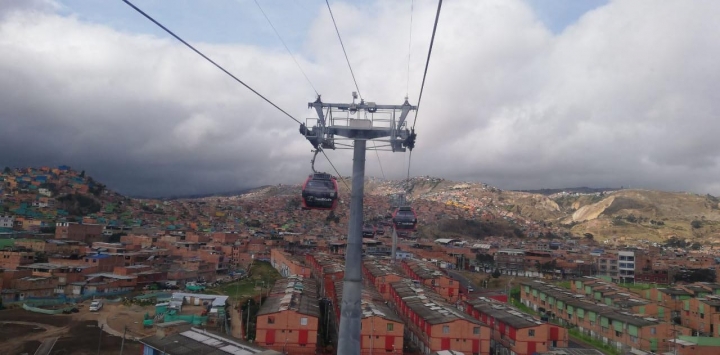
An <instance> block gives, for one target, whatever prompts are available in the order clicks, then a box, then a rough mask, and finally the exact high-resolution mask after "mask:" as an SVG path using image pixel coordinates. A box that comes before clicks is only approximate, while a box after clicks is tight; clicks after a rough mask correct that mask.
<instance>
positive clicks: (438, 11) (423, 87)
mask: <svg viewBox="0 0 720 355" xmlns="http://www.w3.org/2000/svg"><path fill="white" fill-rule="evenodd" d="M441 8H442V0H438V7H437V13H436V14H435V24H434V25H433V31H432V36H431V37H430V48H429V49H428V55H427V60H426V61H425V71H424V72H423V79H422V84H420V95H419V96H418V103H417V109H416V110H415V119H414V120H413V125H412V132H413V134H414V133H415V124H416V123H417V116H418V111H420V100H422V94H423V90H424V89H425V78H426V77H427V71H428V66H430V56H431V55H432V49H433V43H435V33H436V32H437V25H438V20H439V19H440V9H441ZM411 163H412V149H410V157H409V158H408V170H407V185H406V186H407V188H406V191H407V190H408V189H409V187H410V164H411Z"/></svg>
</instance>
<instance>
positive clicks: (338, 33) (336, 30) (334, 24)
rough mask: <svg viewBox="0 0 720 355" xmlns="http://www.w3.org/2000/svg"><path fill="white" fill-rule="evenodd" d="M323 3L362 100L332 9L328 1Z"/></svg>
mask: <svg viewBox="0 0 720 355" xmlns="http://www.w3.org/2000/svg"><path fill="white" fill-rule="evenodd" d="M325 4H327V8H328V11H330V18H332V22H333V26H335V32H336V33H337V36H338V39H339V40H340V46H341V47H342V50H343V53H344V54H345V61H347V65H348V68H350V75H352V78H353V82H354V83H355V89H356V90H357V92H358V95H360V99H361V100H362V94H361V93H360V87H359V86H358V83H357V80H355V73H354V72H353V69H352V65H350V59H349V58H348V55H347V52H346V51H345V45H344V44H343V41H342V37H340V30H338V27H337V23H335V16H333V12H332V9H331V8H330V1H329V0H325Z"/></svg>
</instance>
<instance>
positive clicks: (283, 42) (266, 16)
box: [255, 0, 320, 96]
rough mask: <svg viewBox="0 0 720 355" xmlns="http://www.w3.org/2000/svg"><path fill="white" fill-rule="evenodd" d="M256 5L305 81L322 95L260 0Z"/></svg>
mask: <svg viewBox="0 0 720 355" xmlns="http://www.w3.org/2000/svg"><path fill="white" fill-rule="evenodd" d="M255 5H257V7H258V9H260V12H262V14H263V16H264V17H265V20H267V22H268V24H269V25H270V27H272V29H273V31H274V32H275V35H276V36H277V38H278V39H279V40H280V42H282V44H283V46H284V47H285V50H287V52H288V54H290V57H292V60H293V62H295V64H296V65H297V67H298V69H300V72H301V73H302V75H303V76H304V77H305V80H307V82H308V84H310V87H312V89H313V91H315V95H316V96H319V95H320V94H319V93H318V91H317V89H316V88H315V85H313V83H312V81H310V78H308V76H307V74H305V71H304V70H303V68H302V67H301V66H300V63H298V61H297V59H295V56H294V55H293V54H292V51H290V48H288V46H287V44H285V41H283V39H282V37H281V36H280V32H278V30H277V29H276V28H275V26H273V24H272V21H270V18H269V17H268V15H267V14H266V13H265V11H264V10H263V8H262V7H261V6H260V3H259V2H258V0H255Z"/></svg>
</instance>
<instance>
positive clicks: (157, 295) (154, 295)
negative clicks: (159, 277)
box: [135, 292, 172, 300]
mask: <svg viewBox="0 0 720 355" xmlns="http://www.w3.org/2000/svg"><path fill="white" fill-rule="evenodd" d="M150 298H157V299H158V300H164V299H170V298H172V293H167V292H156V293H148V294H144V295H140V296H136V297H135V299H136V300H147V299H150Z"/></svg>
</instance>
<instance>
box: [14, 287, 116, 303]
mask: <svg viewBox="0 0 720 355" xmlns="http://www.w3.org/2000/svg"><path fill="white" fill-rule="evenodd" d="M128 293H130V291H117V292H103V293H88V294H84V295H77V296H72V297H69V296H66V295H60V296H58V297H28V298H26V299H23V300H18V301H8V302H5V305H20V304H27V305H31V306H57V305H61V304H75V303H80V302H83V301H85V300H89V299H91V298H105V297H117V296H121V295H125V294H128Z"/></svg>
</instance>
